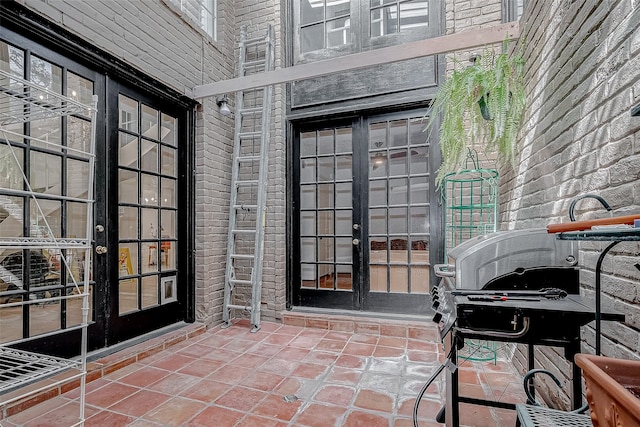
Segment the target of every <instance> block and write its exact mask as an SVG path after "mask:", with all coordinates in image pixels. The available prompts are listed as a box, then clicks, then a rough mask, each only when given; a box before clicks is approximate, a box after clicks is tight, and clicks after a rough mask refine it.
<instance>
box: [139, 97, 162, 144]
mask: <svg viewBox="0 0 640 427" xmlns="http://www.w3.org/2000/svg"><path fill="white" fill-rule="evenodd" d="M140 133H141V134H142V136H144V137H145V138H150V139H155V140H158V139H159V136H158V110H156V109H155V108H151V107H149V106H147V105H144V104H142V108H141V118H140Z"/></svg>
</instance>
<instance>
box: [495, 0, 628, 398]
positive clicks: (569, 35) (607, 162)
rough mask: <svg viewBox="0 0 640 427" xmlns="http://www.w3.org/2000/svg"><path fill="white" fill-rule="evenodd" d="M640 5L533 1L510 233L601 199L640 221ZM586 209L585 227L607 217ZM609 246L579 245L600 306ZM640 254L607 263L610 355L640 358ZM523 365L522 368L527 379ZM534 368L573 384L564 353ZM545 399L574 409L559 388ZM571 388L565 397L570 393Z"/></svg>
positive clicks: (510, 179) (507, 201) (579, 211)
mask: <svg viewBox="0 0 640 427" xmlns="http://www.w3.org/2000/svg"><path fill="white" fill-rule="evenodd" d="M639 26H640V3H638V2H637V1H599V0H574V1H572V0H531V1H530V2H529V4H528V5H527V8H526V9H525V13H524V16H523V18H522V20H521V31H522V33H523V35H524V40H525V41H524V42H525V43H526V45H525V55H526V58H525V59H526V81H527V82H528V84H527V92H528V107H527V111H526V113H525V114H526V117H525V124H524V128H523V131H522V135H521V140H520V147H519V152H520V156H519V161H518V164H517V166H516V168H515V170H509V169H508V168H507V169H504V170H502V179H501V189H500V206H501V223H502V226H503V228H504V229H520V228H533V227H545V226H546V225H547V224H549V223H556V222H567V221H569V217H568V210H569V204H570V203H571V200H572V199H573V198H575V197H577V196H580V195H583V194H587V193H593V194H598V195H600V196H602V197H604V198H605V199H606V200H607V201H608V203H609V204H610V205H611V206H612V207H613V209H614V210H613V215H625V214H631V213H638V212H640V209H639V208H640V180H639V178H640V118H638V117H631V115H630V109H631V108H632V106H633V105H635V104H637V103H640V79H639V76H640V33H639V32H638V31H637V28H638V27H639ZM607 216H608V214H606V213H605V211H604V209H603V208H602V207H601V206H600V204H599V203H598V202H597V201H595V200H592V199H585V200H582V201H580V202H579V203H578V205H577V206H576V217H577V219H579V220H580V219H591V218H602V217H607ZM605 245H606V243H581V244H580V256H579V263H580V266H581V267H582V270H581V275H580V280H581V285H582V293H583V294H584V295H586V296H588V297H591V298H593V297H594V280H595V277H594V276H595V273H594V269H595V264H596V261H597V258H598V256H599V253H600V251H601V250H602V249H603V248H604V247H605ZM638 255H640V245H638V244H637V243H624V244H620V245H618V246H617V247H616V248H615V249H614V250H613V251H612V252H611V254H610V255H608V256H607V258H606V259H605V261H604V264H603V278H602V300H603V303H605V304H608V305H610V306H613V307H614V308H616V309H617V310H619V311H621V312H623V313H624V314H625V315H626V321H625V322H624V323H609V322H603V323H602V326H603V327H602V333H603V337H602V341H601V342H602V353H603V354H604V355H605V356H611V357H620V358H625V359H639V358H640V333H639V331H640V271H638V269H636V268H635V267H634V265H635V264H636V263H637V262H638ZM582 332H583V333H582V339H583V344H582V350H583V351H584V352H593V351H594V345H595V344H594V341H595V331H594V329H593V323H592V324H590V325H588V326H587V327H585V328H583V331H582ZM524 363H525V358H524V356H523V354H522V353H521V352H519V353H517V357H516V364H517V365H518V366H519V368H520V369H521V370H524V366H525V365H524ZM536 364H537V366H542V367H545V368H547V369H550V370H551V371H552V372H554V373H555V374H556V375H558V376H559V378H560V379H561V380H562V381H563V383H565V384H567V385H568V384H569V381H570V372H571V371H570V369H569V368H570V367H569V364H568V363H567V362H566V361H565V360H564V357H563V354H562V351H561V350H559V349H552V348H545V349H541V350H539V351H537V352H536ZM542 388H543V389H547V390H546V392H545V395H546V396H545V397H546V398H547V399H548V400H549V401H552V403H553V404H554V406H560V407H565V408H566V407H567V406H568V403H569V400H568V396H567V395H566V394H565V392H564V391H562V390H558V388H557V387H556V386H555V385H553V384H552V383H551V384H549V385H548V386H547V385H543V386H542ZM567 388H569V387H564V389H565V390H566V389H567Z"/></svg>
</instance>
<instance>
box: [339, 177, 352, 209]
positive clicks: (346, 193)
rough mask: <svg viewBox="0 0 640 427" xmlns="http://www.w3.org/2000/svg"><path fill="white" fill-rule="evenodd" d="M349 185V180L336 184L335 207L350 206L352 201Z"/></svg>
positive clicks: (350, 185)
mask: <svg viewBox="0 0 640 427" xmlns="http://www.w3.org/2000/svg"><path fill="white" fill-rule="evenodd" d="M351 187H352V184H351V183H350V182H341V183H338V184H336V207H337V208H350V207H351V205H352V203H353V198H352V197H351V191H352V190H351Z"/></svg>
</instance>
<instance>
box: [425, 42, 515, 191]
mask: <svg viewBox="0 0 640 427" xmlns="http://www.w3.org/2000/svg"><path fill="white" fill-rule="evenodd" d="M507 47H508V42H506V41H505V42H504V44H503V49H502V53H496V52H495V51H494V50H492V49H489V48H487V49H484V51H483V52H482V54H481V55H480V56H479V57H476V59H475V61H473V64H472V65H471V66H467V67H464V68H462V69H456V70H454V71H453V73H452V74H451V75H450V76H448V77H447V79H446V80H445V82H444V83H443V84H442V86H440V88H439V90H438V92H437V94H436V96H435V99H434V101H433V104H432V107H431V114H430V117H429V121H428V123H427V129H430V128H432V127H433V125H434V124H435V123H436V119H437V117H438V116H441V117H442V122H441V125H440V149H441V151H442V165H441V166H440V169H438V175H437V176H436V184H437V185H438V187H439V186H440V184H441V183H442V179H443V178H444V176H445V175H446V174H448V173H451V172H455V171H457V170H460V169H461V168H462V161H463V157H464V156H463V155H464V154H465V153H467V152H468V149H469V148H475V149H476V150H477V149H478V148H480V149H483V148H485V149H487V150H491V151H496V152H497V154H498V158H499V160H500V161H502V162H505V163H510V164H512V165H513V164H514V163H515V153H516V143H517V133H518V130H519V129H520V126H521V123H522V116H523V113H524V108H525V101H526V94H525V90H524V77H523V74H524V72H523V70H524V59H523V58H522V55H521V51H518V52H516V53H514V54H512V55H509V54H508V53H505V52H507V51H508V50H507ZM456 65H459V64H456ZM483 111H484V114H485V115H487V116H488V120H487V119H485V118H483Z"/></svg>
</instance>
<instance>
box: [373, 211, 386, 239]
mask: <svg viewBox="0 0 640 427" xmlns="http://www.w3.org/2000/svg"><path fill="white" fill-rule="evenodd" d="M369 232H370V233H371V234H387V209H385V208H382V209H369Z"/></svg>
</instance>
